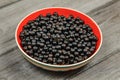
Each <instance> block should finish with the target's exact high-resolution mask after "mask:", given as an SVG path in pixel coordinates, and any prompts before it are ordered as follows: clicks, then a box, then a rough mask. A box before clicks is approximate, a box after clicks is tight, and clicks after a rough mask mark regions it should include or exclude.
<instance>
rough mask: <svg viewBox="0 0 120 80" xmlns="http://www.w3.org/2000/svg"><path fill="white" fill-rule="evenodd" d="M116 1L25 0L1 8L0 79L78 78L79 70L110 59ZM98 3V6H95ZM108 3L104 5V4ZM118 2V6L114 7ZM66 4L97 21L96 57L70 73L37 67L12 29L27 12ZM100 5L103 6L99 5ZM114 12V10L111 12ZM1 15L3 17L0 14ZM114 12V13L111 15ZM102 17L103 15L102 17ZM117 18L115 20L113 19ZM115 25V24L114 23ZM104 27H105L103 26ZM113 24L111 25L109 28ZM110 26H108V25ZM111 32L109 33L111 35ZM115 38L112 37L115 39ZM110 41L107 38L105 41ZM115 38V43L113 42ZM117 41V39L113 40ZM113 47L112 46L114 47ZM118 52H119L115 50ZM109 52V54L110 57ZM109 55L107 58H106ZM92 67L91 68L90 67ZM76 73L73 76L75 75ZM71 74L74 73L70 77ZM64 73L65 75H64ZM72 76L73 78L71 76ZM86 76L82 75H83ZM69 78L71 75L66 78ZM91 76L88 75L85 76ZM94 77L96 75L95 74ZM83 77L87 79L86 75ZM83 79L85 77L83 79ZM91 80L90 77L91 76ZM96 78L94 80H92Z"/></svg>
mask: <svg viewBox="0 0 120 80" xmlns="http://www.w3.org/2000/svg"><path fill="white" fill-rule="evenodd" d="M118 1H119V0H117V1H116V0H105V1H101V2H100V1H99V0H92V1H90V0H82V1H79V0H76V1H73V0H66V1H64V0H49V1H44V0H41V1H38V0H36V1H35V0H34V1H33V0H24V1H19V2H17V3H14V4H12V5H9V6H6V7H4V8H1V9H0V37H2V38H0V80H1V79H3V80H38V79H40V80H63V79H64V78H65V79H66V78H68V79H70V78H72V79H75V80H76V79H78V80H79V78H80V75H81V74H80V73H82V74H84V73H85V72H87V71H89V70H91V69H93V68H94V67H96V66H98V64H99V65H101V63H102V62H103V61H104V62H105V61H107V60H109V59H110V58H109V57H111V56H112V55H114V54H113V53H114V52H115V51H119V50H118V48H119V45H117V44H119V42H120V38H119V31H120V29H119V28H118V26H119V24H120V23H119V3H120V2H118ZM71 2H72V3H71ZM95 4H98V5H95ZM106 5H107V6H106ZM115 5H117V6H115ZM51 6H53V7H56V6H57V7H58V6H62V7H69V8H73V9H77V10H79V11H82V12H85V13H88V15H90V16H91V17H92V18H94V19H95V21H97V23H99V25H100V28H101V29H102V32H103V34H104V35H103V37H104V42H103V46H102V48H101V50H100V52H99V53H98V54H97V56H96V57H95V59H94V60H93V61H92V62H91V63H90V64H89V65H87V66H86V67H84V68H82V69H78V70H75V71H69V72H62V73H60V72H51V71H46V70H43V69H40V68H37V67H35V66H33V65H32V64H30V63H29V62H28V61H26V60H25V59H23V57H22V56H21V54H20V53H21V52H20V50H19V49H18V48H17V46H16V43H15V40H14V32H15V29H16V26H17V24H18V23H19V21H20V20H21V19H22V18H23V17H24V16H26V15H27V14H29V13H30V12H32V11H34V10H37V9H41V8H44V7H51ZM102 6H103V7H102ZM114 12H115V13H114ZM2 14H4V16H3V15H2ZM113 14H114V15H113ZM103 16H104V17H103ZM116 20H117V21H116ZM117 24H118V25H117ZM104 26H105V27H104ZM110 26H114V27H110ZM108 27H110V28H108ZM110 35H112V36H110ZM114 39H115V40H114ZM108 40H109V41H108ZM113 41H114V42H113ZM116 41H118V42H116ZM113 46H114V47H113ZM115 53H117V54H118V52H115ZM110 54H111V56H110ZM107 56H109V57H108V58H106V57H107ZM92 67H93V68H92ZM74 74H76V75H74ZM72 75H73V76H72ZM66 76H67V77H66ZM70 76H72V77H70ZM85 76H87V75H85V74H84V76H82V77H85ZM69 77H70V78H69ZM88 77H90V76H88ZM94 78H96V77H94ZM85 79H86V78H85ZM85 79H84V80H85ZM91 79H93V78H91ZM93 80H96V79H93Z"/></svg>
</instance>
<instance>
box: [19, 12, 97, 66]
mask: <svg viewBox="0 0 120 80" xmlns="http://www.w3.org/2000/svg"><path fill="white" fill-rule="evenodd" d="M19 38H20V40H21V43H20V44H21V46H22V48H23V50H24V51H25V52H26V53H27V54H28V55H29V56H31V57H32V58H34V59H36V60H38V61H41V62H44V63H47V64H54V65H68V64H75V63H78V62H80V61H83V60H85V59H87V58H89V57H90V56H91V55H92V54H93V53H94V51H95V49H96V44H97V41H98V39H97V37H96V36H95V35H94V33H93V32H92V28H90V26H89V25H88V24H85V22H84V21H83V20H81V19H80V18H79V17H74V16H73V15H69V16H68V17H65V16H64V15H59V13H57V12H53V13H47V14H46V15H45V16H43V15H39V16H38V17H37V18H36V19H35V20H31V21H28V23H27V24H26V25H25V26H23V30H22V31H21V33H20V36H19Z"/></svg>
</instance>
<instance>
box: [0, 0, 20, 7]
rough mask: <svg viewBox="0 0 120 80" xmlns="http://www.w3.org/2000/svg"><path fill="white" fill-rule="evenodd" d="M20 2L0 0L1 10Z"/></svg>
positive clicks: (16, 0)
mask: <svg viewBox="0 0 120 80" xmlns="http://www.w3.org/2000/svg"><path fill="white" fill-rule="evenodd" d="M19 1H20V0H0V8H4V7H6V6H9V5H12V4H14V3H16V2H19Z"/></svg>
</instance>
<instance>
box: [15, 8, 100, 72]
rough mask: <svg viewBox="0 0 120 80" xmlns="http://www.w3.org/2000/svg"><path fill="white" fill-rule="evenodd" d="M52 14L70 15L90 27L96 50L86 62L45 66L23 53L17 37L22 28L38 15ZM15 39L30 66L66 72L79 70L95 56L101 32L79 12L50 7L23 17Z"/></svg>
mask: <svg viewBox="0 0 120 80" xmlns="http://www.w3.org/2000/svg"><path fill="white" fill-rule="evenodd" d="M53 12H58V13H59V15H64V16H66V17H68V16H69V15H71V14H72V15H73V16H74V17H80V18H81V19H82V20H84V21H85V24H88V25H90V27H91V28H92V29H93V33H94V34H95V35H96V36H97V38H98V41H97V44H96V50H95V51H94V53H93V54H92V55H91V56H90V57H89V58H87V59H86V60H83V61H81V62H78V63H75V64H69V65H53V64H47V63H43V62H40V61H37V60H35V59H34V58H32V57H30V56H29V55H28V54H27V53H26V52H24V50H23V48H22V46H21V45H20V42H21V40H20V38H19V35H20V32H21V31H22V28H23V26H24V25H25V24H27V22H28V21H29V20H34V19H35V18H36V17H37V16H39V15H40V14H42V15H44V16H45V15H46V14H47V13H53ZM15 39H16V43H17V45H18V47H19V49H20V50H21V52H22V53H21V54H22V55H23V56H24V57H25V59H27V60H28V61H29V62H31V63H32V64H34V65H36V66H38V67H41V68H43V69H47V70H52V71H68V70H73V69H77V68H80V67H82V66H84V65H86V64H87V63H89V62H90V61H91V59H92V58H93V57H94V56H95V55H96V54H97V52H98V51H99V49H100V47H101V44H102V32H101V30H100V28H99V26H98V25H97V24H96V22H95V21H94V20H93V19H92V18H90V17H89V16H87V15H86V14H84V13H82V12H80V11H77V10H74V9H70V8H64V7H50V8H44V9H39V10H37V11H34V12H32V13H30V14H28V15H27V16H25V17H24V18H23V19H22V20H21V21H20V23H19V24H18V26H17V28H16V32H15Z"/></svg>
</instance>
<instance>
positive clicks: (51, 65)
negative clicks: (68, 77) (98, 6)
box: [15, 7, 103, 68]
mask: <svg viewBox="0 0 120 80" xmlns="http://www.w3.org/2000/svg"><path fill="white" fill-rule="evenodd" d="M51 8H56V9H57V8H60V9H69V10H72V11H75V12H78V13H81V14H83V15H84V16H86V17H88V18H89V19H90V20H92V22H93V23H94V24H95V25H96V26H97V28H98V30H99V32H100V36H101V41H100V45H99V47H98V49H97V50H96V52H95V53H93V54H92V55H91V56H90V57H89V58H87V59H85V60H83V61H81V62H78V63H75V64H68V65H53V64H47V63H44V62H40V61H38V60H36V59H34V58H32V57H30V56H29V55H27V53H26V52H24V51H23V50H22V48H21V47H20V45H19V43H18V41H17V31H18V28H19V26H20V24H21V23H22V21H23V20H24V19H25V18H26V17H28V16H30V15H31V14H33V13H35V12H38V11H40V10H44V9H51ZM15 41H16V43H17V46H18V47H19V49H20V50H21V51H22V54H24V55H25V56H26V57H27V58H29V59H30V60H32V61H34V62H36V63H38V64H42V65H44V66H49V67H56V68H62V67H72V66H77V65H80V64H82V63H84V62H86V61H89V60H90V59H92V58H93V57H94V56H95V55H96V54H97V52H98V51H99V50H100V48H101V45H102V42H103V36H102V31H101V29H100V27H99V25H98V24H97V23H96V22H95V21H94V20H93V19H92V18H91V17H89V16H88V15H87V14H85V13H83V12H81V11H78V10H75V9H71V8H66V7H46V8H42V9H37V10H35V11H33V12H31V13H29V14H27V15H26V16H25V17H24V18H23V19H22V20H21V21H20V22H19V24H18V25H17V28H16V31H15Z"/></svg>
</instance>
